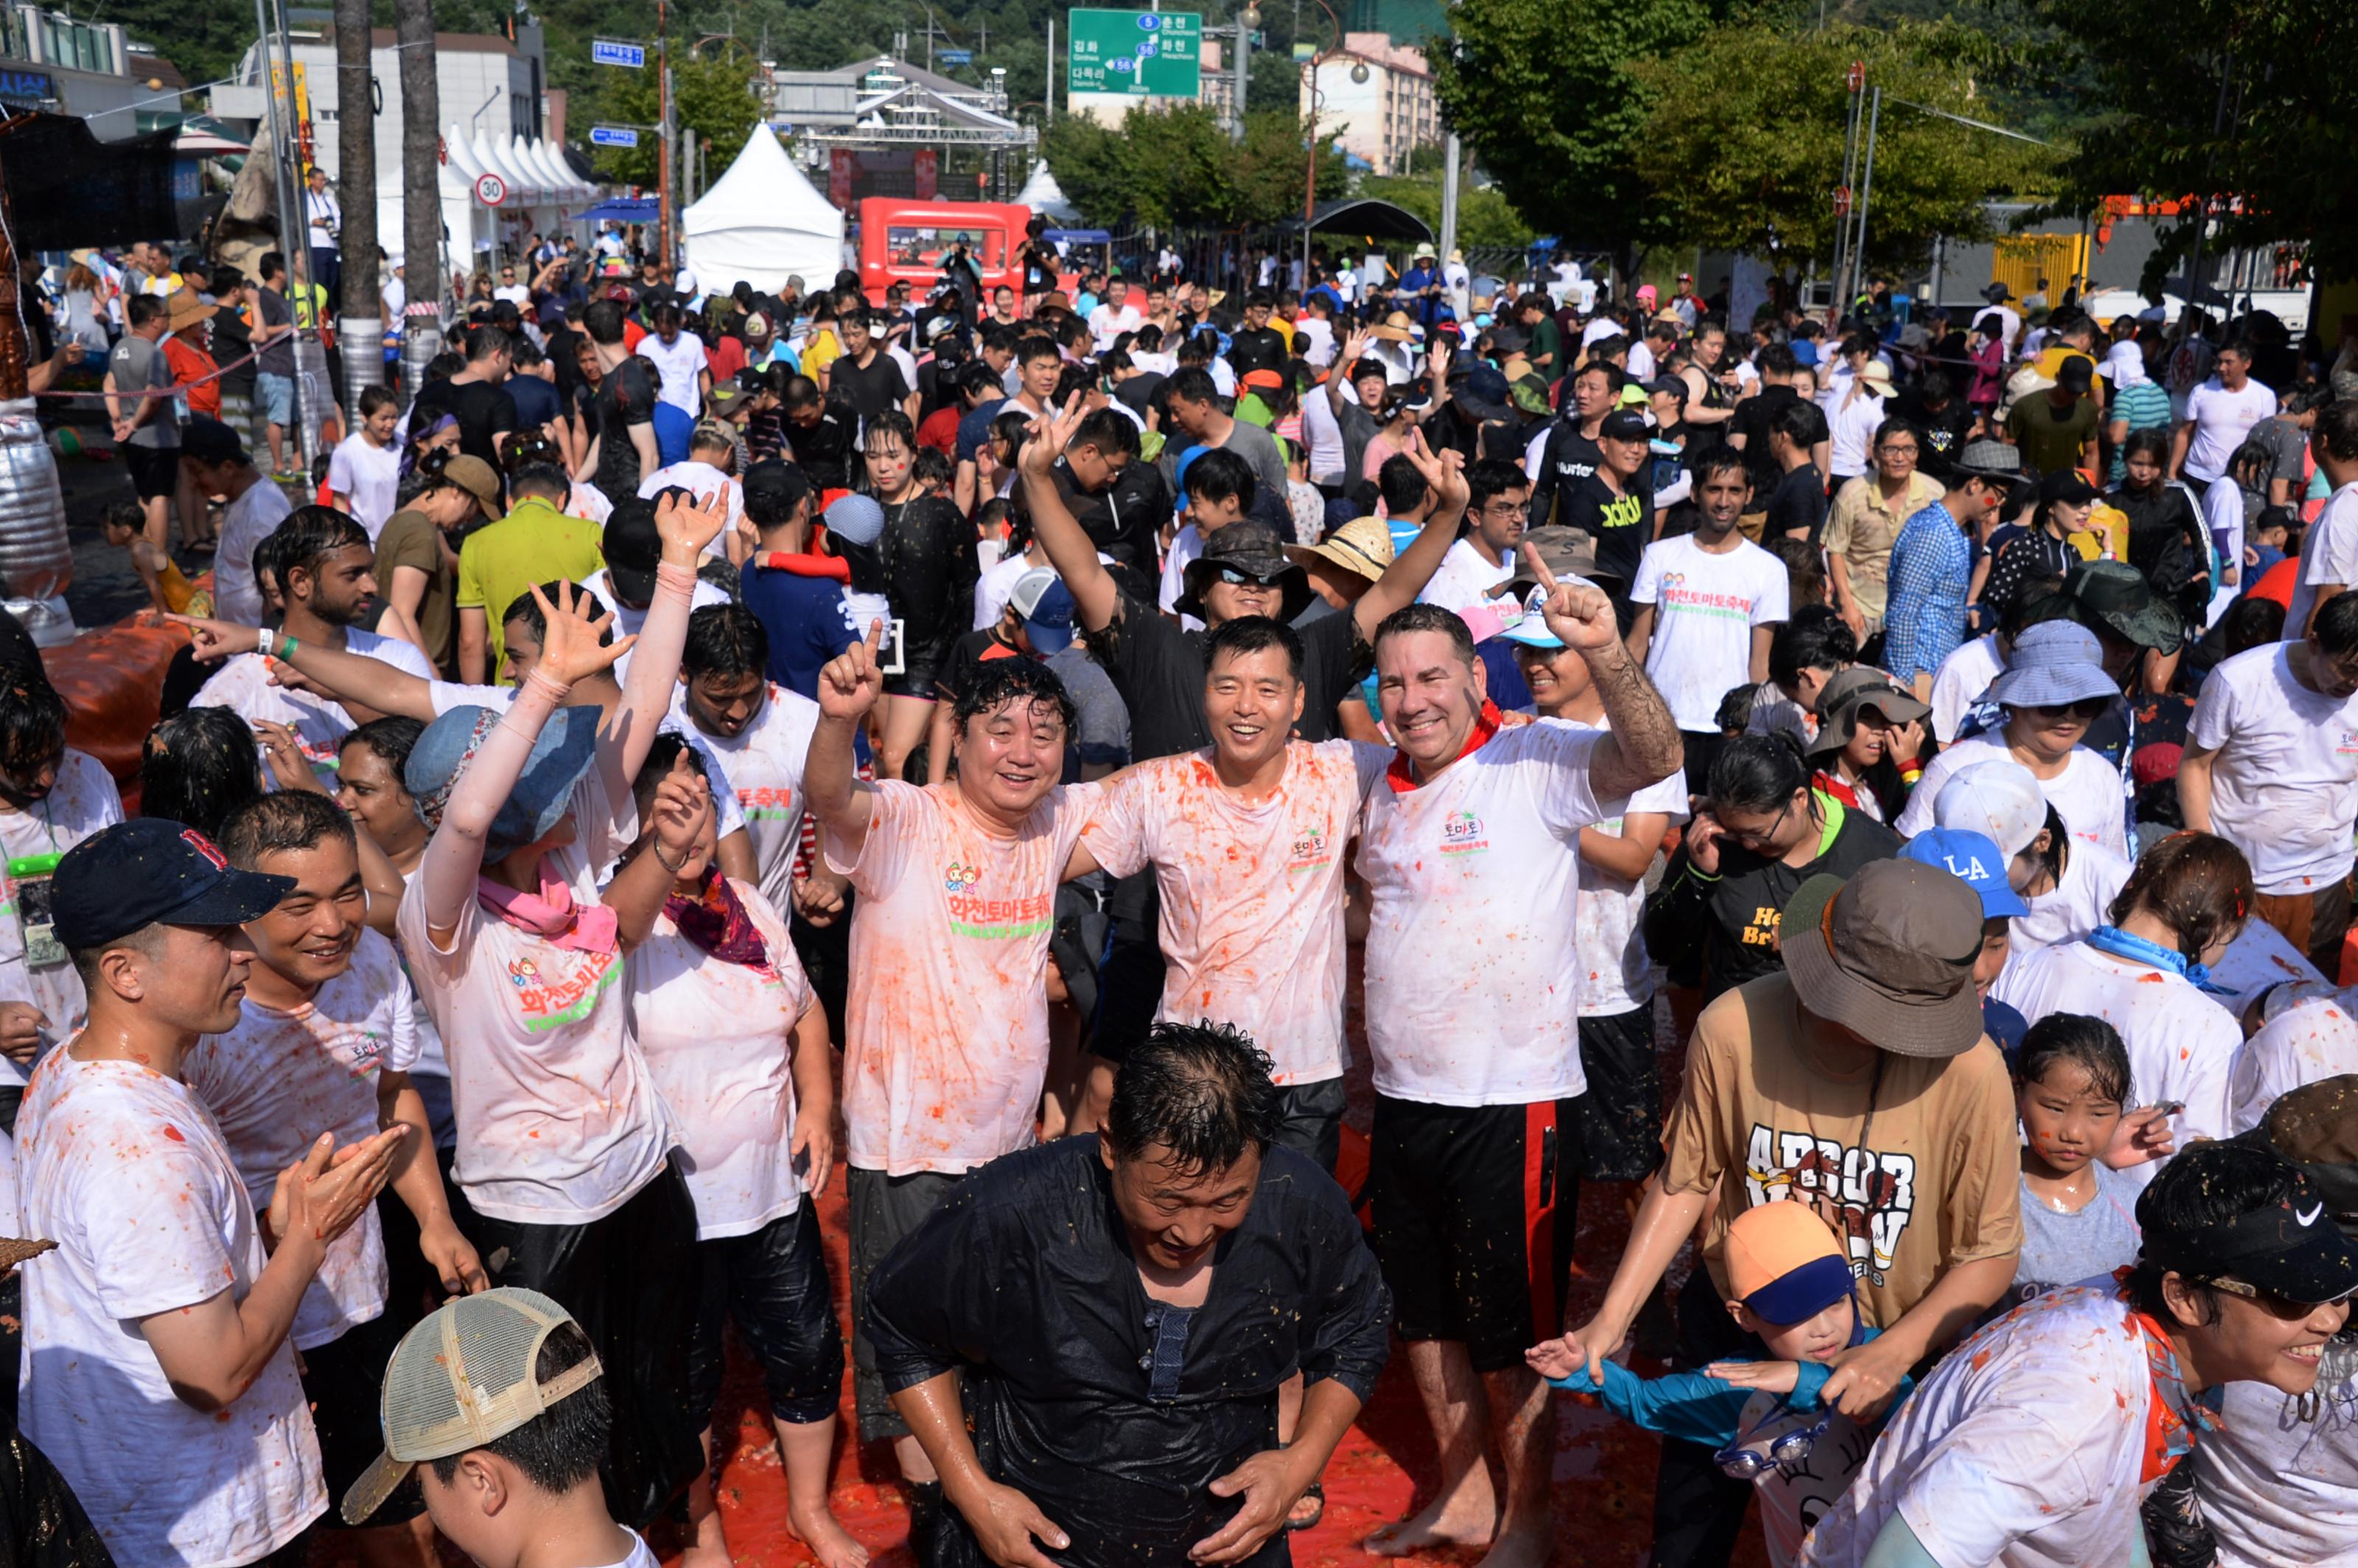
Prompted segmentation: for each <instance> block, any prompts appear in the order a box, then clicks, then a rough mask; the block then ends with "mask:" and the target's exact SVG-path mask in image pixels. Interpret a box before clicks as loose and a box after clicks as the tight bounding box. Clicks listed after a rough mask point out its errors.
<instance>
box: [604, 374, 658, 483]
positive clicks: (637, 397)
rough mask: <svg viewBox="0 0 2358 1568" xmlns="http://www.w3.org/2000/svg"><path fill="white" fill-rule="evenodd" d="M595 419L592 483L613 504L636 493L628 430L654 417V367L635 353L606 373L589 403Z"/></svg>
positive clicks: (634, 456)
mask: <svg viewBox="0 0 2358 1568" xmlns="http://www.w3.org/2000/svg"><path fill="white" fill-rule="evenodd" d="M590 407H591V409H592V410H593V411H594V412H595V413H596V414H597V416H598V430H599V441H598V472H597V474H596V475H595V477H594V478H593V479H592V481H591V482H592V483H594V484H596V485H597V487H598V488H599V489H600V491H602V492H605V494H607V495H608V496H610V497H611V498H612V499H614V500H616V501H627V500H629V499H630V498H631V497H633V496H634V495H636V494H638V493H639V479H640V477H641V476H640V472H639V449H638V447H637V445H636V444H635V443H634V442H633V440H632V439H631V428H630V427H632V426H633V425H652V424H654V417H655V377H654V366H653V365H651V364H649V363H648V362H646V361H644V360H643V359H641V358H639V357H638V356H637V355H636V354H633V355H632V356H631V357H630V358H629V359H626V360H624V361H623V362H622V363H621V364H618V365H616V366H615V367H614V368H613V369H612V370H610V371H608V372H607V373H606V379H605V380H603V381H601V382H600V383H599V384H598V395H597V396H595V397H593V398H591V399H590Z"/></svg>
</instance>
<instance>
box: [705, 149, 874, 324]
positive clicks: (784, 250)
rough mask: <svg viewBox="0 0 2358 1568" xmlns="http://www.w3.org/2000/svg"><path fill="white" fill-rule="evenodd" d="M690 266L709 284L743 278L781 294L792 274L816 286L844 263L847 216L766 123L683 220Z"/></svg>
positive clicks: (722, 284)
mask: <svg viewBox="0 0 2358 1568" xmlns="http://www.w3.org/2000/svg"><path fill="white" fill-rule="evenodd" d="M680 229H681V232H682V234H683V235H684V236H685V238H686V240H687V265H688V267H689V269H690V270H691V271H693V272H694V273H695V274H696V277H697V281H698V283H700V284H701V285H702V286H703V287H706V288H708V289H722V290H725V289H727V288H729V287H730V286H731V285H733V284H735V283H737V282H739V281H740V280H742V281H744V282H746V283H750V284H752V286H753V287H755V288H758V289H762V290H763V291H765V292H769V293H775V292H776V291H777V290H778V289H780V288H781V287H784V285H785V281H786V278H787V277H788V276H790V275H795V274H799V275H800V276H802V277H803V278H804V279H805V281H806V282H807V283H809V284H811V285H812V286H813V287H817V286H818V285H819V284H820V283H821V282H822V281H823V280H826V279H830V278H832V277H834V276H835V275H836V272H837V270H838V268H840V267H841V266H842V265H843V214H842V213H841V212H839V211H837V210H836V209H835V208H834V207H833V206H832V205H830V204H829V203H828V201H827V198H825V197H824V196H821V195H820V194H819V193H818V191H817V189H815V188H814V187H813V186H812V185H811V182H810V181H809V180H807V179H805V178H803V176H802V172H801V171H800V170H799V169H797V168H795V166H794V161H793V160H792V159H791V158H789V157H787V156H786V149H785V148H784V147H783V146H779V144H778V138H777V135H776V134H775V133H773V131H772V130H771V129H770V128H769V127H768V126H767V125H755V126H754V127H753V134H752V135H750V136H748V137H747V138H746V139H745V150H744V151H742V152H741V153H739V154H738V155H737V161H736V162H734V163H732V164H730V166H729V171H728V172H727V173H726V174H723V175H722V176H721V177H720V178H719V179H716V180H714V181H713V182H712V189H709V190H708V191H706V192H705V193H704V195H703V197H702V198H701V199H699V200H698V201H697V203H696V204H695V205H694V206H692V207H690V208H689V209H688V210H687V211H686V212H685V213H683V214H682V215H681V218H680Z"/></svg>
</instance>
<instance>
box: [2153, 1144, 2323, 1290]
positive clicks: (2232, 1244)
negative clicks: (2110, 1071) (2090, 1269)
mask: <svg viewBox="0 0 2358 1568" xmlns="http://www.w3.org/2000/svg"><path fill="white" fill-rule="evenodd" d="M2259 1162H2266V1163H2265V1164H2263V1163H2259ZM2188 1183H2197V1184H2201V1186H2202V1189H2203V1190H2205V1191H2210V1190H2212V1188H2213V1187H2214V1186H2215V1187H2217V1188H2220V1189H2223V1190H2228V1191H2236V1190H2245V1189H2250V1188H2258V1187H2263V1186H2269V1187H2273V1191H2271V1192H2270V1193H2269V1194H2268V1195H2267V1196H2266V1198H2264V1199H2262V1200H2261V1201H2260V1202H2258V1203H2255V1205H2253V1206H2251V1207H2250V1208H2247V1209H2244V1211H2243V1212H2241V1213H2240V1214H2234V1215H2230V1216H2228V1217H2224V1218H2214V1219H2211V1220H2208V1221H2207V1222H2199V1223H2192V1224H2189V1223H2183V1222H2182V1221H2181V1222H2179V1223H2172V1219H2173V1217H2172V1215H2171V1213H2170V1211H2171V1210H2173V1209H2181V1207H2182V1206H2181V1204H2179V1203H2170V1202H2167V1201H2164V1200H2166V1199H2168V1198H2169V1197H2171V1196H2173V1195H2174V1194H2170V1193H2163V1196H2162V1198H2160V1199H2157V1197H2156V1196H2155V1195H2156V1194H2157V1193H2162V1191H2163V1188H2164V1187H2165V1185H2167V1186H2169V1187H2172V1188H2175V1187H2180V1186H2183V1185H2184V1184H2188ZM2198 1212H2199V1211H2198ZM2136 1221H2137V1228H2138V1229H2139V1230H2140V1231H2142V1232H2143V1233H2144V1234H2143V1237H2142V1238H2141V1239H2140V1242H2139V1245H2138V1248H2137V1255H2138V1257H2139V1258H2140V1259H2141V1260H2143V1261H2145V1262H2147V1263H2151V1264H2153V1265H2154V1266H2155V1267H2157V1268H2161V1269H2167V1270H2170V1271H2174V1272H2176V1273H2180V1274H2183V1275H2184V1276H2186V1277H2187V1278H2188V1279H2190V1280H2201V1281H2206V1282H2208V1283H2211V1284H2214V1285H2220V1286H2221V1288H2223V1289H2233V1288H2234V1286H2235V1285H2239V1284H2240V1285H2244V1286H2248V1287H2250V1288H2252V1289H2255V1290H2262V1291H2266V1292H2270V1293H2271V1294H2273V1295H2277V1296H2281V1297H2283V1298H2284V1299H2285V1300H2286V1301H2288V1302H2293V1303H2299V1304H2300V1305H2304V1306H2307V1305H2314V1304H2317V1303H2323V1302H2334V1301H2340V1300H2341V1299H2342V1297H2344V1296H2347V1295H2349V1294H2350V1293H2351V1292H2353V1291H2358V1246H2353V1243H2352V1241H2351V1240H2350V1238H2348V1237H2346V1236H2344V1235H2343V1234H2342V1227H2341V1226H2340V1225H2339V1224H2338V1223H2336V1216H2334V1215H2333V1214H2332V1213H2331V1209H2330V1206H2329V1205H2328V1204H2327V1203H2326V1201H2325V1195H2324V1194H2323V1193H2322V1192H2320V1190H2319V1189H2318V1185H2317V1183H2316V1182H2314V1181H2313V1180H2311V1179H2310V1177H2309V1173H2308V1171H2307V1170H2306V1169H2305V1168H2304V1167H2302V1166H2300V1165H2297V1164H2295V1163H2294V1162H2292V1161H2291V1160H2289V1159H2288V1158H2287V1157H2286V1156H2285V1155H2284V1154H2282V1153H2280V1152H2277V1150H2276V1149H2274V1148H2273V1147H2271V1148H2262V1149H2255V1148H2254V1147H2252V1146H2251V1145H2250V1144H2247V1143H2245V1142H2244V1141H2241V1140H2237V1141H2231V1142H2224V1143H2197V1144H2195V1145H2193V1146H2192V1147H2190V1148H2189V1149H2186V1150H2183V1151H2181V1152H2180V1153H2179V1154H2178V1155H2177V1156H2176V1157H2175V1158H2173V1159H2172V1160H2171V1161H2170V1162H2169V1168H2168V1169H2167V1170H2165V1171H2164V1172H2163V1173H2161V1175H2160V1176H2158V1177H2157V1178H2156V1179H2155V1181H2154V1184H2153V1185H2151V1186H2149V1187H2147V1188H2146V1190H2145V1193H2144V1195H2142V1196H2140V1197H2139V1198H2138V1199H2137V1206H2136Z"/></svg>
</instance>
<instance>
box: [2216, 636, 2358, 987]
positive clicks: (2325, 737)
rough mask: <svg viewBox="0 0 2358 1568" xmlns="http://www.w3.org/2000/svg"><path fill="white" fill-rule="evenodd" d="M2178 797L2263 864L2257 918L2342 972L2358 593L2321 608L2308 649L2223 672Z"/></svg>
mask: <svg viewBox="0 0 2358 1568" xmlns="http://www.w3.org/2000/svg"><path fill="white" fill-rule="evenodd" d="M2178 799H2179V804H2180V807H2181V808H2182V809H2183V810H2184V812H2185V814H2186V826H2187V827H2190V828H2191V829H2192V830H2194V831H2195V832H2198V833H2216V834H2218V835H2219V836H2220V837H2221V838H2225V839H2226V840H2227V841H2228V842H2229V843H2231V844H2233V845H2234V846H2235V848H2237V849H2241V850H2242V851H2243V852H2244V859H2245V860H2249V861H2251V863H2252V882H2253V885H2254V886H2255V887H2256V888H2258V890H2259V894H2260V897H2259V903H2258V905H2257V907H2256V908H2255V909H2254V910H2253V912H2252V913H2253V914H2256V915H2258V916H2259V917H2260V918H2261V919H2263V920H2265V921H2266V922H2267V923H2268V924H2269V925H2273V926H2275V927H2276V928H2277V930H2278V931H2281V932H2283V933H2284V935H2285V938H2286V940H2288V941H2289V942H2290V943H2291V944H2292V945H2293V946H2295V947H2298V948H2299V949H2301V950H2302V951H2303V952H2305V953H2307V954H2308V955H2309V962H2311V963H2313V964H2315V965H2316V966H2317V967H2318V968H2320V970H2322V971H2324V972H2325V973H2327V974H2337V973H2339V972H2340V970H2341V964H2342V936H2343V935H2344V934H2345V933H2347V932H2348V931H2349V929H2350V870H2351V865H2352V862H2353V858H2358V857H2353V852H2352V849H2351V844H2352V833H2353V828H2358V591H2353V590H2349V589H2345V590H2343V591H2342V592H2341V593H2338V594H2336V595H2334V596H2333V597H2332V598H2331V599H2330V600H2326V601H2325V602H2324V603H2323V604H2322V605H2320V606H2319V608H2318V611H2317V616H2316V619H2315V620H2313V621H2312V622H2310V623H2309V633H2308V635H2307V636H2305V637H2303V638H2302V639H2301V640H2299V642H2292V643H2263V644H2262V645H2260V646H2259V647H2256V648H2252V649H2249V650H2247V651H2245V652H2244V653H2241V654H2236V655H2235V656H2234V658H2232V659H2228V660H2225V661H2224V662H2223V663H2221V664H2219V665H2216V666H2214V667H2213V668H2212V671H2211V674H2210V675H2209V676H2207V677H2206V678H2205V679H2204V680H2203V682H2202V692H2201V697H2198V698H2197V699H2196V701H2195V704H2194V717H2193V719H2191V720H2190V722H2189V724H2188V726H2187V734H2186V754H2185V756H2184V757H2183V758H2181V759H2180V762H2179V764H2178Z"/></svg>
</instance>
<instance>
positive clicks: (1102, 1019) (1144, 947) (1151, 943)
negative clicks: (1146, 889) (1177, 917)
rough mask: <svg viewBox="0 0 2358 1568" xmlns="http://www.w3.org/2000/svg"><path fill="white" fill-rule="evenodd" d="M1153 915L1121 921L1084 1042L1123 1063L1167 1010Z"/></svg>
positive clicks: (1115, 927) (1163, 965) (1109, 945)
mask: <svg viewBox="0 0 2358 1568" xmlns="http://www.w3.org/2000/svg"><path fill="white" fill-rule="evenodd" d="M1154 926H1155V918H1154V914H1153V913H1152V910H1150V911H1149V912H1148V914H1147V916H1146V918H1145V919H1143V920H1128V919H1124V918H1121V917H1120V916H1117V917H1116V918H1115V920H1114V922H1113V929H1112V932H1111V933H1110V935H1109V937H1108V939H1107V942H1106V957H1105V962H1104V963H1103V964H1101V965H1099V966H1098V1015H1097V1019H1096V1021H1095V1022H1094V1023H1093V1024H1092V1025H1091V1027H1090V1029H1089V1032H1088V1036H1087V1040H1086V1041H1085V1042H1084V1044H1087V1046H1088V1048H1089V1050H1090V1052H1091V1053H1092V1054H1096V1055H1098V1056H1102V1057H1104V1058H1105V1059H1106V1060H1107V1061H1109V1062H1115V1063H1119V1062H1120V1060H1121V1059H1122V1058H1123V1057H1124V1056H1126V1055H1128V1054H1130V1047H1131V1046H1132V1045H1135V1044H1138V1043H1139V1042H1141V1041H1142V1040H1144V1039H1145V1038H1146V1031H1147V1030H1148V1028H1149V1027H1151V1026H1152V1024H1153V1022H1154V1015H1155V1013H1156V1012H1157V1011H1160V1010H1161V1008H1162V1006H1163V971H1164V970H1165V969H1166V968H1169V966H1168V965H1167V964H1166V963H1165V962H1164V960H1163V944H1162V942H1161V941H1160V940H1159V939H1158V938H1157V937H1156V935H1155V932H1154Z"/></svg>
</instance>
